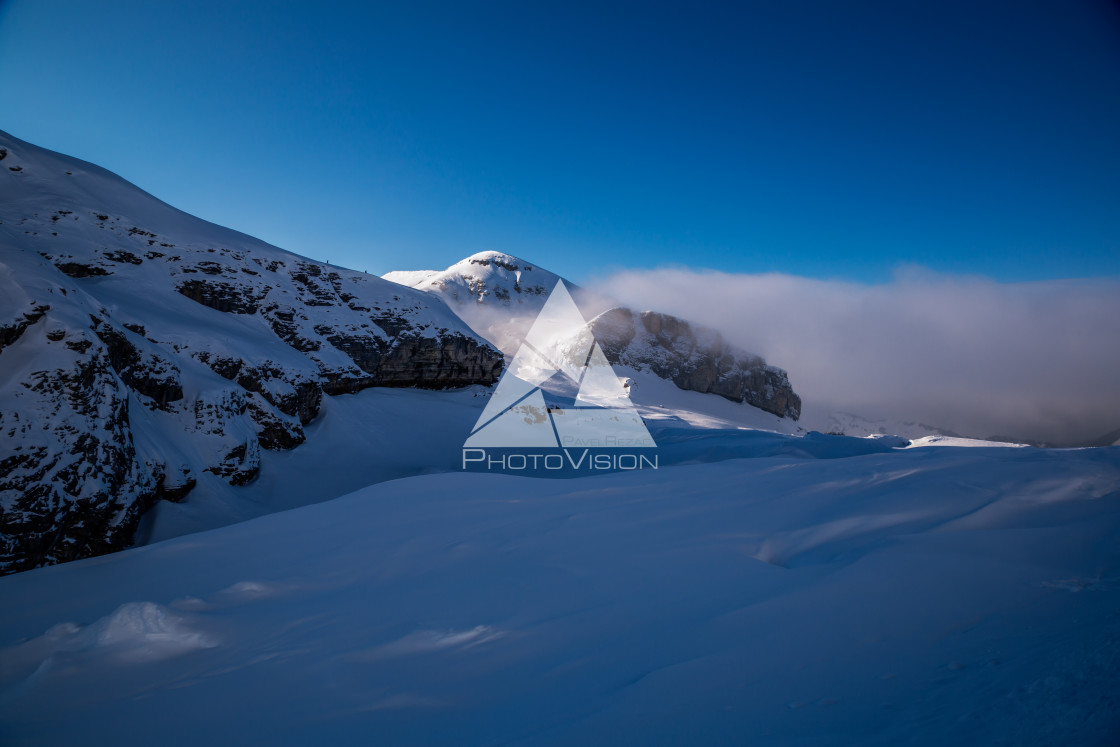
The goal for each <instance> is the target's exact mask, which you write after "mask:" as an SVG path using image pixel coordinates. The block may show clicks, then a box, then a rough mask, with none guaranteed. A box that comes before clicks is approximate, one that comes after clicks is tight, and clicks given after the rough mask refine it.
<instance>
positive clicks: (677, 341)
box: [588, 308, 801, 420]
mask: <svg viewBox="0 0 1120 747" xmlns="http://www.w3.org/2000/svg"><path fill="white" fill-rule="evenodd" d="M588 326H589V327H590V329H591V332H592V334H593V335H594V336H595V340H596V341H597V342H598V343H599V345H600V346H601V347H602V348H603V353H604V354H605V355H606V357H607V360H608V361H610V362H611V364H612V365H622V366H627V367H629V368H632V369H635V370H638V371H643V370H647V371H650V372H651V373H653V374H654V375H656V376H659V377H661V378H663V379H668V380H670V381H672V382H673V383H674V384H676V385H677V386H678V387H680V388H681V389H686V390H690V391H696V392H702V393H705V394H718V395H719V396H721V397H725V398H727V399H729V400H732V401H733V402H745V403H746V404H748V405H752V406H754V407H757V408H759V409H761V410H765V411H766V412H769V413H773V414H774V415H777V416H778V417H782V418H791V419H792V420H797V419H798V418H799V417H800V416H801V398H800V397H799V396H797V394H796V393H795V392H794V391H793V387H791V386H790V383H789V377H788V375H787V374H786V372H785V371H783V370H782V369H780V368H777V367H775V366H770V365H767V363H766V361H764V360H763V359H762V358H760V357H758V356H757V355H753V354H751V353H748V352H746V351H743V350H739V349H737V348H734V347H732V346H730V345H728V344H727V343H726V342H725V341H724V339H723V337H722V336H721V335H720V334H719V333H718V332H717V331H715V330H713V329H709V328H707V327H701V326H699V325H695V324H691V323H689V322H686V321H685V320H683V319H678V318H677V317H674V316H669V315H668V314H660V313H658V312H656V311H642V312H635V311H632V310H630V309H626V308H615V309H610V310H608V311H605V312H603V313H602V314H599V315H598V316H597V317H595V318H594V319H592V320H591V321H590V322H588Z"/></svg>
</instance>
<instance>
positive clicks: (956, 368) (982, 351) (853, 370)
mask: <svg viewBox="0 0 1120 747" xmlns="http://www.w3.org/2000/svg"><path fill="white" fill-rule="evenodd" d="M590 285H591V286H592V287H593V288H595V289H597V290H599V291H601V292H604V293H608V294H610V295H611V296H613V297H615V298H617V299H619V300H620V301H622V302H623V303H625V304H626V305H628V306H633V307H636V308H641V309H656V310H658V311H664V312H667V313H670V314H674V315H677V316H681V317H684V318H686V319H690V320H692V321H695V322H699V323H701V324H706V325H708V326H712V327H715V328H717V329H719V330H720V331H721V332H722V333H723V334H724V336H725V337H726V338H727V339H728V341H729V342H731V343H732V344H735V345H738V346H740V347H743V348H745V349H747V350H750V351H752V352H756V353H758V354H760V355H762V356H764V357H766V358H767V360H768V361H770V362H771V363H773V364H775V365H778V366H781V367H782V368H785V369H786V370H788V371H789V374H790V380H791V382H792V383H793V385H794V388H795V389H796V390H797V391H798V392H799V393H800V394H801V395H802V397H803V398H804V400H805V414H806V416H807V418H808V419H810V420H811V416H812V415H814V414H821V413H824V412H830V411H835V410H843V411H849V412H856V413H857V414H860V415H864V416H865V417H873V418H895V419H907V420H911V419H913V420H919V421H922V422H927V423H930V424H933V425H937V426H940V427H943V428H948V429H951V430H954V431H958V432H960V433H963V434H968V435H975V436H992V435H1004V436H1013V437H1016V438H1023V439H1034V440H1042V441H1047V442H1050V443H1073V442H1082V441H1086V440H1090V439H1094V438H1097V437H1100V436H1101V435H1102V434H1104V433H1106V432H1109V431H1112V430H1114V429H1116V428H1120V279H1094V280H1056V281H1046V282H1033V283H998V282H995V281H992V280H989V279H986V278H980V277H966V276H949V275H941V274H935V273H932V272H930V271H927V270H923V269H921V268H917V267H911V268H905V269H903V270H901V271H900V272H899V273H897V275H896V277H895V279H894V280H893V281H891V282H889V283H884V284H880V285H863V284H859V283H851V282H843V281H833V280H814V279H810V278H803V277H796V276H793V275H783V274H765V275H745V274H728V273H722V272H714V271H702V270H701V271H698V270H690V269H683V268H664V269H657V270H643V271H624V272H620V273H616V274H614V275H612V276H610V277H607V278H602V279H599V280H597V281H595V282H593V283H591V284H590Z"/></svg>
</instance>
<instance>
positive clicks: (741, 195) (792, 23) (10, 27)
mask: <svg viewBox="0 0 1120 747" xmlns="http://www.w3.org/2000/svg"><path fill="white" fill-rule="evenodd" d="M0 84H2V89H0V102H2V103H0V128H2V129H6V130H8V131H9V132H11V133H12V134H14V135H16V136H17V137H21V138H23V139H26V140H29V141H31V142H34V143H36V144H38V145H42V146H45V147H48V148H52V149H54V150H59V151H62V152H65V153H67V154H70V155H74V156H78V157H80V158H85V159H87V160H90V161H94V162H95V163H98V164H99V165H102V166H105V167H107V168H109V169H111V170H113V171H116V172H117V173H119V174H121V175H122V176H124V177H126V178H127V179H130V180H131V181H133V182H135V183H137V184H138V185H140V186H141V187H143V188H145V189H147V190H148V191H150V192H152V193H154V194H155V195H156V196H158V197H160V198H161V199H164V200H165V201H167V202H170V203H171V204H173V205H175V206H177V207H180V208H182V209H184V210H186V211H188V212H191V213H194V214H196V215H199V216H201V217H204V218H207V219H209V220H212V221H215V222H217V223H220V224H223V225H227V226H230V227H232V228H236V229H239V230H242V231H245V232H247V233H250V234H253V235H256V236H259V237H261V238H263V239H265V240H267V241H270V242H272V243H275V244H277V245H280V246H282V247H284V248H287V249H291V250H293V251H297V252H300V253H303V254H307V255H309V256H311V257H314V258H316V259H324V260H330V261H331V262H334V263H335V264H340V265H345V266H350V267H354V268H356V269H365V270H368V271H370V272H376V273H381V272H385V271H387V270H390V269H419V268H442V267H444V266H447V265H449V264H451V263H452V262H454V261H456V260H458V259H460V258H461V257H463V256H466V255H468V254H471V253H473V252H476V251H480V250H483V249H496V250H500V251H506V252H509V253H511V254H516V255H520V256H523V257H525V258H528V259H530V260H533V261H536V262H538V263H540V264H541V265H544V266H546V267H548V268H550V269H552V270H555V271H557V272H559V273H561V274H563V275H566V276H568V277H570V278H571V279H574V280H577V281H579V280H581V279H583V278H586V277H588V276H589V275H593V274H599V273H604V272H608V271H610V270H615V269H618V268H621V267H626V268H649V267H656V266H659V265H665V264H684V265H689V266H692V267H708V268H714V269H720V270H725V271H731V272H766V271H780V272H787V273H792V274H797V275H805V276H810V277H819V278H843V279H850V280H857V281H863V282H878V281H882V280H885V279H887V278H890V277H891V275H892V273H893V272H894V271H895V270H896V269H897V268H898V267H899V266H905V265H908V264H919V265H923V266H926V267H929V268H932V269H933V270H936V271H941V272H946V273H974V274H982V275H987V276H990V277H993V278H995V279H997V280H1006V281H1016V280H1036V279H1048V278H1062V277H1087V276H1118V275H1120V6H1118V5H1117V3H1116V2H1113V1H1112V0H1064V1H1062V2H1058V1H1056V0H1033V1H1032V0H1002V1H1000V2H995V1H993V0H967V2H965V1H957V0H953V1H950V2H935V3H931V2H928V0H925V1H922V2H910V1H908V0H878V1H875V2H869V1H864V2H860V1H858V0H852V1H850V2H839V1H817V2H813V1H809V2H797V3H792V2H791V3H783V2H770V1H767V2H741V3H730V2H729V3H719V4H701V3H696V2H687V3H685V2H681V3H676V4H659V3H650V2H635V3H587V4H581V3H573V2H563V3H560V2H557V3H546V2H535V1H534V2H510V3H488V2H479V3H462V2H455V3H450V2H449V3H422V2H407V3H406V2H396V3H341V2H324V1H323V0H319V1H317V2H259V3H254V2H236V3H235V2H228V1H227V2H181V3H171V2H150V1H141V2H113V1H111V0H110V1H107V2H76V1H75V2H67V1H65V0H8V1H7V2H2V0H0Z"/></svg>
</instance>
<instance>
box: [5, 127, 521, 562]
mask: <svg viewBox="0 0 1120 747" xmlns="http://www.w3.org/2000/svg"><path fill="white" fill-rule="evenodd" d="M0 250H2V253H0V522H2V526H3V534H2V536H0V572H13V571H18V570H23V569H27V568H32V567H35V566H38V565H43V564H48V563H56V562H61V561H66V560H73V559H76V558H82V557H88V556H91V555H97V554H101V553H105V552H110V551H113V550H116V549H120V548H122V547H126V546H128V545H129V544H130V543H131V542H132V539H133V534H134V532H135V530H136V527H137V525H138V522H139V520H140V517H141V515H142V514H143V512H144V511H145V510H146V509H148V508H149V507H150V506H152V505H153V504H154V503H155V502H156V501H157V500H159V499H166V500H172V501H174V500H181V499H182V498H183V497H184V496H185V495H187V494H188V493H189V492H190V491H191V490H192V488H193V487H194V486H195V485H196V484H197V482H198V480H199V479H200V477H202V475H203V473H207V474H210V475H213V476H216V477H220V478H221V479H223V480H225V481H227V482H228V483H230V484H233V485H241V484H244V483H247V482H249V481H251V480H253V479H254V477H255V476H256V475H257V474H258V472H259V469H260V464H261V450H262V449H265V450H284V449H291V448H294V447H296V446H298V445H299V444H300V443H302V442H303V441H304V439H305V431H304V429H305V427H307V426H308V424H309V423H311V422H312V421H313V420H314V419H315V417H316V415H317V414H318V412H319V410H320V408H321V407H322V404H323V400H324V395H326V396H328V397H329V396H337V395H342V394H346V393H351V392H356V391H359V390H361V389H364V388H366V387H372V386H381V387H386V386H388V387H423V388H446V387H462V386H467V385H471V384H483V385H488V384H491V383H492V382H494V381H496V380H497V378H498V377H499V376H500V374H501V370H502V357H501V353H500V352H499V351H498V350H496V349H495V348H494V347H493V346H491V345H490V344H488V343H487V342H486V341H484V340H482V339H480V338H479V337H478V336H477V335H475V334H474V333H473V332H472V331H471V330H470V329H469V328H468V327H467V326H466V325H465V324H464V323H463V322H462V321H461V320H460V319H459V318H458V317H457V316H456V315H455V314H454V313H452V312H451V310H450V309H448V307H447V306H446V305H445V304H444V303H443V301H442V300H441V299H440V298H439V297H438V296H436V295H433V294H430V293H424V292H421V291H417V290H413V289H410V288H406V287H404V286H401V285H399V284H396V283H391V282H389V281H386V280H382V279H381V278H378V277H375V276H370V275H367V274H365V273H360V272H354V271H351V270H345V269H342V268H338V267H334V266H331V265H328V264H324V263H322V262H317V261H314V260H311V259H308V258H306V257H301V256H299V255H296V254H292V253H290V252H286V251H284V250H281V249H278V248H276V247H273V246H270V245H268V244H266V243H264V242H262V241H259V240H257V239H254V238H252V237H249V236H246V235H244V234H241V233H238V232H236V231H232V230H230V229H226V228H222V227H220V226H216V225H214V224H211V223H208V222H206V221H203V220H200V219H198V218H195V217H193V216H191V215H188V214H186V213H183V212H181V211H179V210H176V209H175V208H172V207H170V206H169V205H166V204H165V203H163V202H160V201H159V200H157V199H156V198H154V197H153V196H151V195H149V194H147V193H146V192H144V191H143V190H141V189H139V188H138V187H136V186H134V185H132V184H130V183H128V182H127V181H125V180H123V179H121V178H120V177H118V176H116V175H114V174H112V173H110V172H108V171H106V170H104V169H101V168H99V167H97V166H94V165H92V164H89V163H86V162H83V161H80V160H77V159H73V158H69V157H66V156H63V155H60V154H57V153H53V152H50V151H47V150H44V149H42V148H38V147H36V146H34V145H31V144H29V143H26V142H24V141H22V140H19V139H18V138H15V137H13V136H11V135H9V134H7V133H3V132H0Z"/></svg>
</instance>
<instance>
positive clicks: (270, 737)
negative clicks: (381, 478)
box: [0, 395, 1120, 746]
mask: <svg viewBox="0 0 1120 747" xmlns="http://www.w3.org/2000/svg"><path fill="white" fill-rule="evenodd" d="M697 396H701V395H697ZM690 433H692V434H693V436H695V437H697V438H705V435H704V432H703V431H697V430H692V431H690ZM713 439H715V440H713ZM781 440H782V439H780V438H778V437H772V436H766V435H765V434H760V433H758V432H751V431H729V432H726V433H723V434H719V435H712V434H708V435H707V443H706V444H705V445H704V447H703V449H702V450H701V451H702V453H703V454H706V455H709V456H710V455H712V454H715V453H719V452H721V451H722V452H723V453H735V452H736V451H740V452H741V453H742V454H745V455H749V454H750V453H751V452H750V449H751V444H752V443H754V444H758V445H762V446H764V449H769V448H772V447H773V446H774V444H776V443H779V442H781ZM717 442H718V443H717ZM797 442H804V440H803V439H785V443H788V444H793V443H797ZM682 443H683V442H682ZM808 443H813V444H816V445H817V447H818V448H819V449H820V451H819V452H818V454H817V455H818V456H830V457H832V458H827V459H825V458H810V455H808V454H805V453H803V454H800V455H798V454H794V453H786V454H784V455H782V456H769V457H768V456H762V452H756V453H754V456H755V458H753V459H745V460H730V461H722V462H719V463H714V464H712V463H708V464H693V465H689V466H680V467H671V468H663V469H661V470H658V471H656V472H653V471H643V472H629V473H620V474H611V475H602V476H591V477H585V478H581V479H576V480H531V479H527V478H518V477H510V476H502V475H489V474H469V475H464V474H445V475H431V476H423V477H415V478H409V479H405V480H399V481H394V482H389V483H383V484H381V485H378V486H374V487H371V488H368V489H365V490H362V491H359V492H357V493H354V494H353V495H351V496H349V497H347V498H343V499H340V500H336V501H332V502H329V503H324V504H319V505H315V506H310V507H305V508H300V509H296V510H293V511H288V512H283V513H278V514H272V515H270V516H266V517H263V518H260V519H256V520H253V521H250V522H245V523H242V524H238V525H235V526H231V527H226V528H223V529H220V530H216V531H212V532H207V533H203V534H195V535H192V536H190V537H184V538H181V539H178V540H173V541H170V542H165V543H161V544H158V545H153V546H149V547H143V548H137V549H132V550H127V551H125V552H122V553H118V554H115V555H111V556H107V557H102V558H96V559H92V560H85V561H80V562H77V563H70V564H66V565H62V566H56V567H51V568H42V569H38V570H34V571H30V572H28V573H23V574H18V575H14V576H9V577H6V578H3V579H0V599H3V600H4V607H5V613H4V615H3V616H0V741H3V742H4V744H8V745H22V744H36V745H40V744H76V743H81V744H107V743H113V744H141V743H145V744H146V743H150V742H151V741H152V740H153V739H154V738H156V737H157V736H158V738H159V739H160V740H162V741H170V742H171V743H176V744H199V743H214V742H217V743H223V744H247V743H253V744H510V743H515V744H752V745H789V744H803V745H811V744H874V745H894V744H917V745H938V746H940V745H945V744H967V745H973V744H976V745H980V744H1014V745H1031V744H1038V745H1056V744H1063V745H1067V744H1068V745H1073V744H1077V745H1106V744H1115V737H1116V735H1117V734H1120V708H1118V706H1117V704H1118V703H1120V681H1118V680H1117V678H1116V665H1117V662H1118V661H1120V643H1118V642H1117V636H1116V632H1117V627H1116V626H1117V620H1120V576H1118V575H1117V568H1120V449H1095V450H1077V451H1043V450H1037V449H1005V448H1004V449H995V448H971V449H962V448H940V449H936V448H914V449H907V450H891V449H886V450H880V451H877V452H874V453H870V452H867V451H866V450H863V451H861V450H860V449H864V445H865V443H867V441H866V440H863V439H845V438H840V437H830V436H819V437H815V438H813V439H809V440H808ZM744 449H745V450H746V451H742V450H744Z"/></svg>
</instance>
